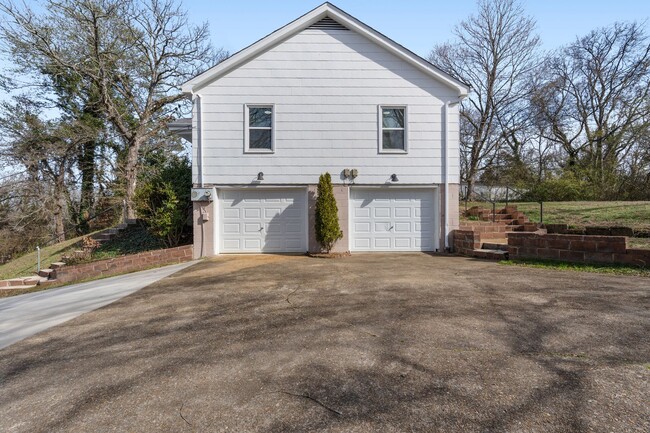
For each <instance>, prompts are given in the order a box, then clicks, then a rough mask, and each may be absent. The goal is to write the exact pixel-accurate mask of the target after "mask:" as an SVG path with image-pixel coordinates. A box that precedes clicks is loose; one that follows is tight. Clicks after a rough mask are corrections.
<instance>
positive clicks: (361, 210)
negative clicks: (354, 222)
mask: <svg viewBox="0 0 650 433" xmlns="http://www.w3.org/2000/svg"><path fill="white" fill-rule="evenodd" d="M354 217H355V218H370V208H368V207H358V208H354Z"/></svg>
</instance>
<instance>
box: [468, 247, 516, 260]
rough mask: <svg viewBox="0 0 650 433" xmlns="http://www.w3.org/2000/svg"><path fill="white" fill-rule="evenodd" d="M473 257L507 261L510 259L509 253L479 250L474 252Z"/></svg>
mask: <svg viewBox="0 0 650 433" xmlns="http://www.w3.org/2000/svg"><path fill="white" fill-rule="evenodd" d="M472 257H476V258H479V259H491V260H505V259H507V258H508V251H503V250H489V249H484V248H479V249H476V250H474V251H472Z"/></svg>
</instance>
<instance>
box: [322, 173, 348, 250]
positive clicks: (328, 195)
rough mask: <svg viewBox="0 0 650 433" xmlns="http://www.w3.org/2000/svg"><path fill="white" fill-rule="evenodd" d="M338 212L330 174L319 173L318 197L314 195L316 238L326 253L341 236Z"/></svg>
mask: <svg viewBox="0 0 650 433" xmlns="http://www.w3.org/2000/svg"><path fill="white" fill-rule="evenodd" d="M338 213H339V209H338V207H337V206H336V199H335V198H334V189H333V187H332V176H330V174H329V173H325V174H321V175H320V178H319V179H318V197H316V240H317V241H318V243H319V244H321V246H322V247H323V249H324V250H325V251H327V253H328V254H329V252H330V251H332V247H333V246H334V244H335V243H336V241H338V240H339V239H341V238H342V237H343V232H342V231H341V227H340V226H339V215H338Z"/></svg>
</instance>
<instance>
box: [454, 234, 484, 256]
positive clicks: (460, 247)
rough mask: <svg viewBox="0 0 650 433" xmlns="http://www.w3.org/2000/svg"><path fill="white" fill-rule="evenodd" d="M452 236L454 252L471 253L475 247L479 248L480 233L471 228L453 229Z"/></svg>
mask: <svg viewBox="0 0 650 433" xmlns="http://www.w3.org/2000/svg"><path fill="white" fill-rule="evenodd" d="M452 237H453V239H452V245H453V247H454V252H455V253H458V254H463V255H471V254H472V252H473V251H474V250H475V249H477V248H481V235H480V233H478V232H475V231H473V230H454V231H453V232H452Z"/></svg>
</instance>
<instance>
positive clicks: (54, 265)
mask: <svg viewBox="0 0 650 433" xmlns="http://www.w3.org/2000/svg"><path fill="white" fill-rule="evenodd" d="M64 266H65V262H54V263H52V264H51V265H50V268H51V269H54V270H55V271H56V270H57V269H61V268H62V267H64Z"/></svg>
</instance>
